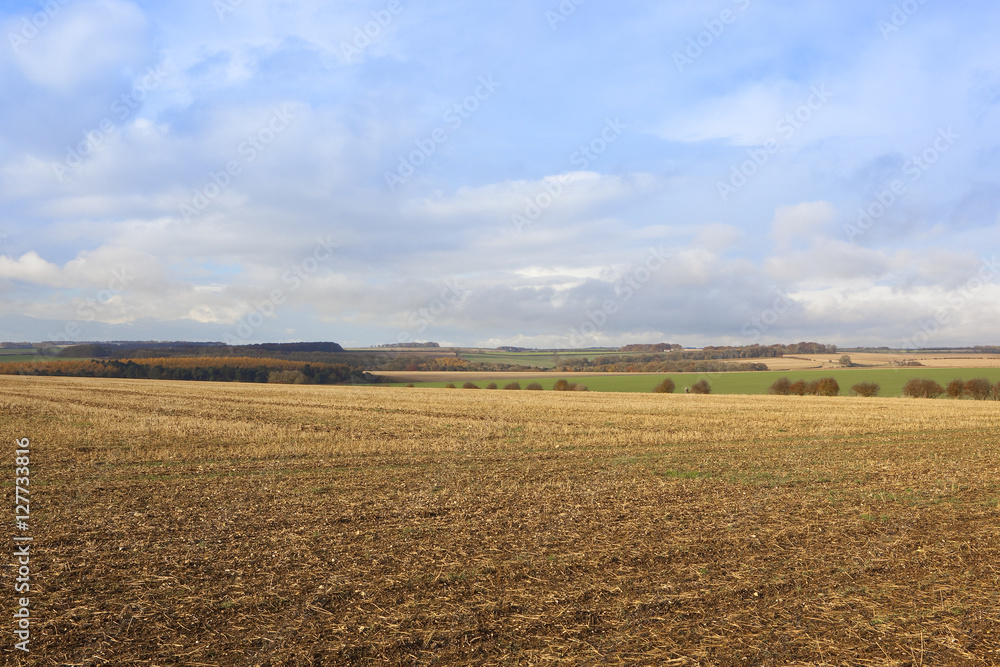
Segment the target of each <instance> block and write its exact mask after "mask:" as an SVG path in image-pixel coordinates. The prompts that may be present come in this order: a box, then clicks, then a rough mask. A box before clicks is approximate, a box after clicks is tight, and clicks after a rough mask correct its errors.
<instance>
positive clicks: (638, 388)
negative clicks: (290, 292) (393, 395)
mask: <svg viewBox="0 0 1000 667" xmlns="http://www.w3.org/2000/svg"><path fill="white" fill-rule="evenodd" d="M780 377H787V378H788V379H789V380H791V381H792V382H795V381H796V380H806V381H809V380H816V379H818V378H823V377H833V378H836V380H837V382H838V383H839V384H840V393H841V394H844V395H846V394H849V393H850V391H851V386H852V385H854V384H857V383H859V382H877V383H878V384H879V385H880V386H881V391H880V392H879V395H880V396H901V395H902V393H903V385H904V384H905V383H906V381H907V380H909V379H911V378H928V379H931V380H935V381H936V382H938V383H939V384H940V385H941V386H942V387H943V386H946V385H947V384H948V383H949V382H951V381H952V380H954V379H956V378H961V379H963V380H971V379H972V378H987V379H988V380H989V381H990V382H993V383H997V382H1000V368H898V369H892V368H878V369H838V370H823V371H758V372H737V373H701V374H699V373H663V374H656V375H638V374H637V375H583V374H580V375H576V374H574V373H551V374H547V375H544V376H539V377H538V378H527V379H519V380H517V381H518V382H519V383H520V384H521V387H522V388H524V387H526V386H527V385H528V383H530V382H538V383H539V384H541V385H542V388H543V389H546V390H550V389H552V385H554V384H555V383H556V381H557V380H559V379H561V378H564V379H566V380H569V381H570V382H576V383H578V384H585V385H587V388H588V389H590V391H620V392H650V391H652V390H653V387H655V386H656V385H657V384H659V383H660V382H661V381H662V380H663V378H671V379H672V380H673V381H674V384H675V385H677V391H678V392H683V391H684V388H685V387H690V386H691V385H692V384H694V383H695V382H697V381H698V380H700V379H702V378H704V379H706V380H708V382H709V383H710V384H711V385H712V393H715V394H766V393H767V389H768V387H770V386H771V385H772V384H773V383H774V381H775V380H777V379H778V378H780ZM464 382H465V380H455V381H453V384H455V385H456V386H457V387H461V386H462V384H464ZM490 382H496V383H497V384H498V385H499V386H500V387H503V386H504V385H505V384H507V383H508V382H511V380H510V379H505V378H503V377H502V376H498V377H496V378H493V379H492V380H491V379H484V380H482V381H477V382H476V383H475V384H476V385H478V386H479V387H485V386H486V385H487V384H488V383H490ZM404 384H405V383H402V384H395V385H394V386H403V385H404ZM446 384H448V383H447V382H418V383H414V385H415V386H417V387H444V386H445V385H446Z"/></svg>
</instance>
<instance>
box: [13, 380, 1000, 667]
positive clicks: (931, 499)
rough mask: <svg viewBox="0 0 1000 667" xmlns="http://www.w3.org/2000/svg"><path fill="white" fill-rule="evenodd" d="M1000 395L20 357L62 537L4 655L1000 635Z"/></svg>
mask: <svg viewBox="0 0 1000 667" xmlns="http://www.w3.org/2000/svg"><path fill="white" fill-rule="evenodd" d="M997 422H998V407H997V404H996V403H993V402H973V401H942V400H917V399H915V400H900V399H879V398H874V399H853V398H846V397H839V398H829V399H827V398H818V397H790V398H789V397H778V396H731V395H730V396H717V395H710V396H695V395H684V394H674V395H654V394H609V393H577V392H565V393H563V392H527V391H521V392H514V391H494V392H487V391H453V390H431V389H428V390H421V391H413V390H407V389H392V388H384V387H380V388H365V387H315V386H288V385H246V384H242V385H241V384H214V383H212V384H210V383H181V382H167V381H141V380H132V381H129V380H86V379H77V378H45V377H14V376H2V377H0V434H2V435H3V437H4V438H6V440H7V442H8V450H9V452H10V455H9V456H8V473H7V475H6V476H5V477H4V478H3V480H4V483H5V485H6V489H7V494H6V497H7V502H8V507H9V508H12V506H13V488H12V484H13V478H14V463H13V449H14V440H15V438H30V439H31V450H32V455H31V480H32V490H33V495H32V499H33V500H34V504H33V507H32V513H31V533H32V535H33V536H34V538H35V541H34V543H33V545H34V546H33V548H34V555H33V560H32V566H33V576H34V577H35V578H34V579H33V581H32V591H31V600H32V605H33V608H32V614H33V620H34V623H35V625H34V626H33V634H32V643H31V649H32V651H31V656H30V660H26V659H22V658H21V657H20V656H17V655H14V653H18V652H14V651H12V650H11V644H10V642H11V640H10V639H8V644H7V645H6V646H5V648H4V651H5V660H6V661H7V664H25V665H27V664H31V665H63V664H73V665H103V664H111V665H130V664H143V665H335V664H336V665H340V664H372V665H374V664H406V665H432V664H433V665H445V664H456V665H457V664H504V665H529V664H624V663H628V664H641V665H787V664H799V665H805V664H810V665H812V664H821V665H822V664H826V665H847V664H850V665H886V666H888V665H913V666H914V667H916V666H917V665H989V664H998V663H1000V610H998V597H1000V508H998V501H1000V482H998V480H1000V456H998V455H1000V433H998V431H997V428H996V426H997ZM9 530H10V529H9ZM8 562H9V561H8ZM8 571H10V570H9V566H8ZM12 578H13V577H12V576H11V577H9V578H8V581H10V580H11V579H12ZM12 588H13V587H12V584H11V585H7V590H8V591H9V592H8V596H9V597H11V596H13V593H12V592H11V591H12ZM8 599H9V598H8ZM7 623H8V624H10V623H11V621H10V617H9V616H8V621H7ZM8 627H11V628H12V624H11V625H10V626H8ZM7 636H8V637H11V635H10V633H9V632H8V634H7ZM19 661H20V662H19Z"/></svg>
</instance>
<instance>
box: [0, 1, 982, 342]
mask: <svg viewBox="0 0 1000 667" xmlns="http://www.w3.org/2000/svg"><path fill="white" fill-rule="evenodd" d="M998 27H1000V5H998V4H997V3H995V2H988V1H986V0H970V1H968V2H962V3H943V2H938V1H937V0H906V1H905V2H903V1H897V2H889V1H880V0H875V1H873V0H864V1H863V2H862V1H860V0H842V1H838V2H832V1H826V2H821V1H818V0H812V1H811V0H804V1H802V2H797V3H794V4H792V3H788V2H777V1H768V0H716V1H705V0H701V1H699V2H693V1H691V2H686V1H676V2H647V1H641V0H623V1H621V2H616V3H607V2H598V1H597V0H561V1H560V0H530V1H529V0H503V1H502V2H500V1H495V0H478V1H476V2H459V1H453V0H438V1H437V2H434V3H417V2H413V1H412V0H372V1H368V0H344V1H342V2H320V1H311V0H303V1H299V0H296V1H295V2H291V1H289V0H176V1H173V2H153V1H147V2H143V1H128V0H48V1H42V0H38V1H27V0H8V1H7V2H5V3H3V5H2V7H0V33H2V35H3V37H4V40H3V41H4V43H3V44H0V90H2V93H0V96H2V98H0V99H2V100H3V104H2V105H0V340H7V341H32V342H40V341H46V340H58V341H80V342H82V341H93V340H199V341H224V342H228V343H231V344H239V343H257V342H268V341H270V342H292V341H316V340H326V341H336V342H339V343H341V344H342V345H345V346H351V347H361V346H370V345H379V344H384V343H399V342H410V341H436V342H438V343H440V344H442V345H459V346H484V347H495V346H501V345H512V346H523V347H539V348H551V347H558V348H570V347H585V346H587V347H589V346H618V345H623V344H627V343H637V342H644V343H652V342H669V343H679V344H682V345H685V346H701V345H746V344H753V343H760V344H771V343H791V342H797V341H800V340H810V341H818V342H823V343H827V344H836V345H839V346H841V347H851V346H888V347H891V348H914V347H936V346H961V345H972V344H1000V263H998V258H997V254H996V253H997V251H998V250H1000V247H998V238H1000V235H998V230H1000V41H998V40H997V39H996V34H997V32H998Z"/></svg>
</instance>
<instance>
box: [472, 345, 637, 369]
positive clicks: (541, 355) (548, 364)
mask: <svg viewBox="0 0 1000 667" xmlns="http://www.w3.org/2000/svg"><path fill="white" fill-rule="evenodd" d="M461 354H462V358H463V359H465V360H467V361H471V362H473V363H477V364H517V365H521V366H537V367H539V368H553V367H554V366H556V365H557V364H559V363H560V362H565V361H566V360H568V359H596V358H597V357H607V356H621V355H624V354H635V352H621V351H619V350H594V349H581V350H559V351H555V350H538V351H532V352H503V351H497V352H482V353H480V352H462V353H461Z"/></svg>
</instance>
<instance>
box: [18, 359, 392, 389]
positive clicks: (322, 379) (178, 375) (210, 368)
mask: <svg viewBox="0 0 1000 667" xmlns="http://www.w3.org/2000/svg"><path fill="white" fill-rule="evenodd" d="M0 373H3V374H5V375H43V376H58V377H100V378H123V379H137V380H192V381H202V382H258V383H265V382H270V383H281V384H372V383H376V382H380V381H381V379H380V378H377V377H376V376H374V375H371V374H370V373H366V372H364V371H362V370H359V369H354V368H351V367H349V366H347V365H345V364H310V363H306V362H295V361H282V360H277V359H254V358H246V357H243V358H238V357H236V358H226V357H197V358H184V357H181V358H159V359H143V360H139V361H136V360H132V359H128V360H120V359H92V360H88V361H49V362H21V363H13V364H0Z"/></svg>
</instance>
